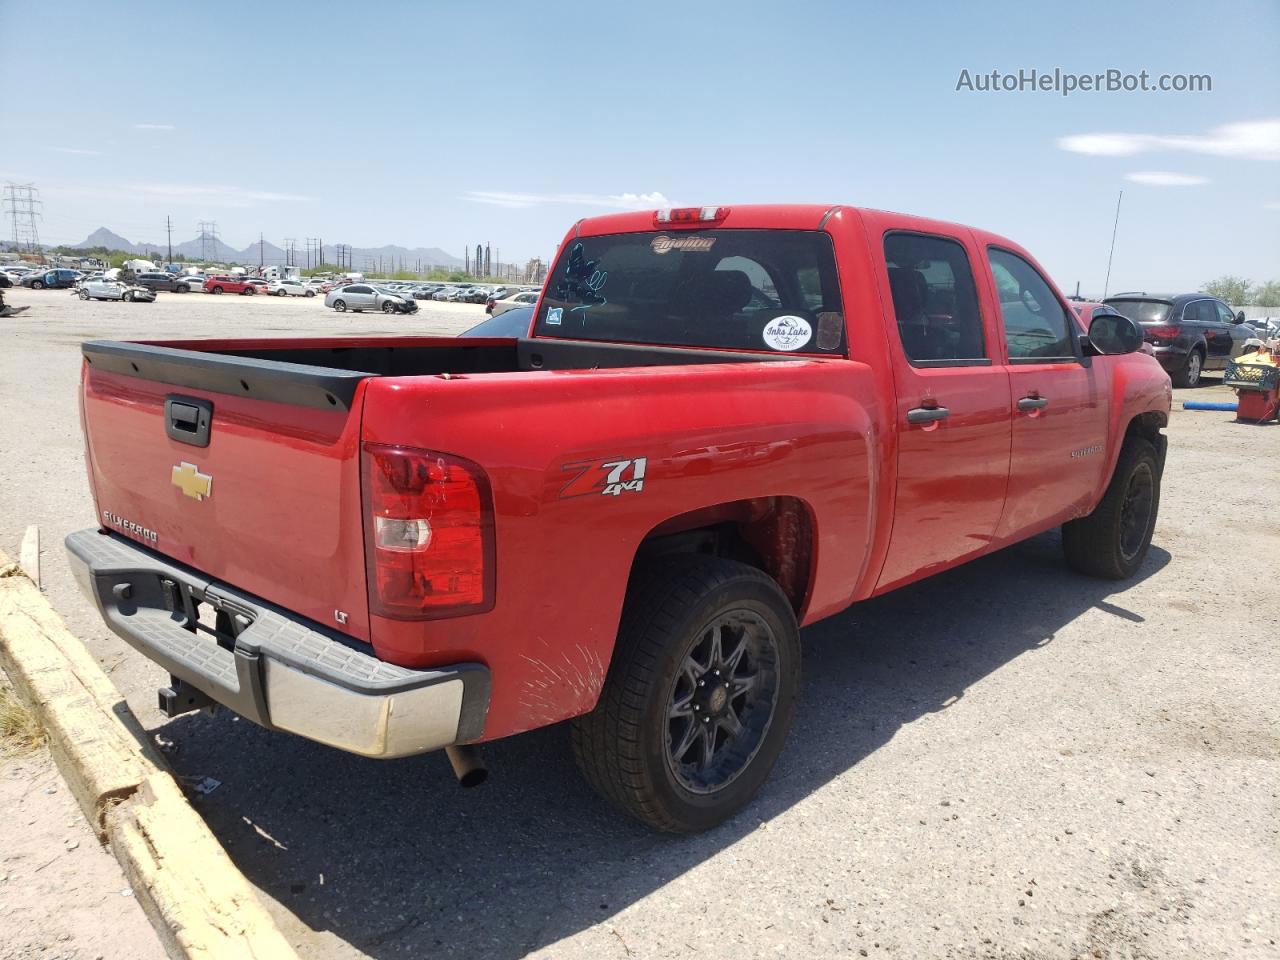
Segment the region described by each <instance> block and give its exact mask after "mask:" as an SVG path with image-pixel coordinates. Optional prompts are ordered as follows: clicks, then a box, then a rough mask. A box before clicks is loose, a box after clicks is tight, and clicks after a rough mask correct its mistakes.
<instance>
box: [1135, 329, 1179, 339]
mask: <svg viewBox="0 0 1280 960" xmlns="http://www.w3.org/2000/svg"><path fill="white" fill-rule="evenodd" d="M1142 332H1143V334H1144V335H1145V336H1146V338H1147V339H1148V340H1177V339H1178V328H1177V327H1144V328H1143V331H1142Z"/></svg>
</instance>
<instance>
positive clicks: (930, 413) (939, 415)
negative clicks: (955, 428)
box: [907, 407, 951, 423]
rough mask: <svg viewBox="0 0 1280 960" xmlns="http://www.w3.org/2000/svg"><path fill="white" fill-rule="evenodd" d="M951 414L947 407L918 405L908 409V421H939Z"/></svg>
mask: <svg viewBox="0 0 1280 960" xmlns="http://www.w3.org/2000/svg"><path fill="white" fill-rule="evenodd" d="M949 416H951V411H950V410H948V409H947V408H946V407H916V408H915V409H913V410H908V411H907V423H937V422H938V421H939V420H945V419H947V417H949Z"/></svg>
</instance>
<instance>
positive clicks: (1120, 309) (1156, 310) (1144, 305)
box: [1107, 300, 1173, 323]
mask: <svg viewBox="0 0 1280 960" xmlns="http://www.w3.org/2000/svg"><path fill="white" fill-rule="evenodd" d="M1107 306H1108V307H1110V308H1111V309H1113V310H1115V311H1116V313H1119V314H1121V315H1123V316H1126V317H1128V318H1129V319H1130V320H1133V321H1135V322H1137V323H1160V322H1162V321H1163V320H1166V319H1167V318H1168V316H1169V308H1170V307H1172V306H1173V304H1171V303H1170V302H1169V301H1168V300H1108V301H1107Z"/></svg>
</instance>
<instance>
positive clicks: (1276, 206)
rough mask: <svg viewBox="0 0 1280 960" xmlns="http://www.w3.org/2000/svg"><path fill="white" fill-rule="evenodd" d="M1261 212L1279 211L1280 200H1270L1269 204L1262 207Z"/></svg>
mask: <svg viewBox="0 0 1280 960" xmlns="http://www.w3.org/2000/svg"><path fill="white" fill-rule="evenodd" d="M1262 209H1263V210H1280V200H1272V201H1271V202H1270V203H1264V204H1263V205H1262Z"/></svg>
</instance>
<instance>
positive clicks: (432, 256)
mask: <svg viewBox="0 0 1280 960" xmlns="http://www.w3.org/2000/svg"><path fill="white" fill-rule="evenodd" d="M71 246H72V247H73V248H74V249H85V248H88V247H105V248H107V249H108V250H123V251H125V252H128V253H137V254H148V253H150V254H158V255H160V256H164V255H166V254H167V252H168V249H169V248H168V244H167V243H133V242H132V241H130V240H127V239H125V238H124V237H122V236H120V234H118V233H114V232H112V231H111V230H108V229H107V228H106V227H99V228H98V229H97V230H95V231H93V233H91V234H89V236H87V237H85V238H84V240H82V241H81V242H80V243H75V244H72V245H71ZM337 249H338V248H337V245H336V244H332V243H326V244H325V245H324V253H325V260H326V261H327V262H329V263H333V262H334V261H335V260H336V259H337ZM173 254H174V256H175V257H185V258H186V259H189V260H190V259H196V258H200V257H207V258H208V259H210V260H216V261H220V262H222V263H243V264H256V263H258V262H259V260H261V262H262V263H263V264H264V265H268V264H280V263H284V262H285V261H286V260H287V259H288V257H287V254H286V253H285V251H284V250H283V249H281V248H280V247H277V246H276V245H275V244H274V243H267V242H265V241H264V242H263V243H262V245H261V248H259V245H258V244H256V243H251V244H249V246H247V247H245V248H244V249H243V250H236V249H235V248H234V247H231V246H229V245H227V244H225V243H223V242H222V241H221V240H218V239H214V238H210V239H209V240H208V241H206V242H205V243H204V244H203V245H202V244H201V242H200V238H199V237H194V238H192V239H191V240H184V241H183V242H181V243H175V244H174V245H173ZM295 259H296V261H297V262H298V263H299V264H300V265H302V266H305V265H306V254H305V252H304V251H303V250H295ZM379 261H381V263H382V268H383V269H384V270H388V271H389V270H398V269H399V268H400V266H401V264H403V265H404V267H405V269H412V268H413V267H415V266H417V265H418V264H419V263H422V264H423V265H424V266H427V265H430V266H433V267H461V266H462V265H463V260H462V258H460V257H455V256H453V255H452V254H450V253H446V252H445V251H444V250H441V249H440V248H439V247H412V248H411V247H401V246H396V245H395V244H388V245H387V246H384V247H352V248H351V269H353V270H361V271H363V270H365V269H367V268H368V267H369V266H370V264H372V265H373V268H374V269H377V264H378V263H379Z"/></svg>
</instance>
